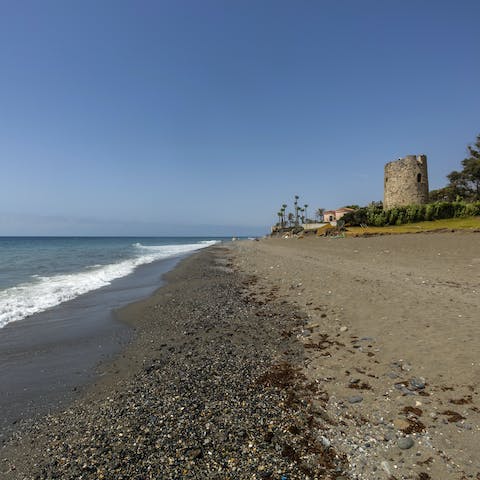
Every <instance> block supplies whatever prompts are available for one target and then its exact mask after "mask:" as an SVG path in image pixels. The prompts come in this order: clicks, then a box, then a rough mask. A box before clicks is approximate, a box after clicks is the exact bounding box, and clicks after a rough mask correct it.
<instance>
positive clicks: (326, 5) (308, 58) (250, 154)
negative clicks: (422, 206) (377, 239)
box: [0, 0, 480, 235]
mask: <svg viewBox="0 0 480 480" xmlns="http://www.w3.org/2000/svg"><path fill="white" fill-rule="evenodd" d="M479 20H480V2H479V1H477V0H475V1H448V2H447V1H438V0H436V1H433V0H432V1H427V0H424V1H417V0H416V1H408V0H406V1H405V0H404V1H401V2H400V1H393V0H392V1H390V0H387V1H386V0H378V1H369V0H362V1H359V0H351V1H349V0H331V1H321V0H317V1H313V0H312V1H303V0H295V1H294V0H292V1H281V0H274V1H267V0H262V1H258V0H255V1H250V0H241V1H240V0H238V1H226V0H222V1H209V0H202V1H196V0H195V1H194V0H192V1H184V0H171V1H159V0H156V1H138V2H137V1H129V2H125V1H119V0H115V1H97V0H96V1H88V0H82V1H77V2H73V1H63V0H62V1H49V0H46V1H43V2H39V1H22V2H18V1H16V0H15V1H5V0H4V1H2V2H1V3H0V69H1V70H0V73H1V75H0V169H1V170H0V171H1V174H0V234H3V235H8V234H52V235H54V234H72V235H81V234H86V235H95V234H102V235H105V234H112V235H117V234H122V235H125V234H132V235H137V234H153V235H155V234H180V233H181V234H185V233H191V234H200V233H205V234H215V233H219V234H227V235H228V234H232V235H234V234H249V233H251V234H258V233H262V232H265V231H267V229H268V225H269V224H270V223H271V222H273V221H274V220H275V212H276V211H278V208H279V206H280V205H281V204H282V203H284V202H285V203H288V204H291V203H292V200H291V199H292V197H293V195H295V194H298V195H300V196H301V199H300V201H301V202H302V203H303V202H305V203H308V204H309V205H310V206H311V210H312V211H313V210H314V208H317V207H324V208H335V207H340V206H343V205H346V204H352V203H356V204H366V203H368V202H370V201H372V200H380V199H382V196H383V166H384V164H385V163H386V162H388V161H391V160H394V159H396V158H398V157H401V156H404V155H407V154H420V153H424V154H427V155H428V160H429V175H430V186H431V188H432V189H433V188H438V187H441V186H443V185H444V184H445V183H446V180H445V175H446V174H448V173H449V172H450V171H452V170H454V169H458V168H459V166H460V161H461V160H462V159H463V158H464V157H465V156H466V145H467V144H468V143H471V142H473V141H474V139H475V136H476V135H477V134H478V133H480V122H479V112H480V89H479V83H478V79H479V78H480V62H479V61H478V52H479V50H480V29H479V28H478V22H479Z"/></svg>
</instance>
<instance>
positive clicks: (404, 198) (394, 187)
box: [383, 155, 428, 210]
mask: <svg viewBox="0 0 480 480" xmlns="http://www.w3.org/2000/svg"><path fill="white" fill-rule="evenodd" d="M424 203H428V172H427V156H426V155H407V156H406V157H404V158H400V159H399V160H396V161H394V162H390V163H387V164H386V165H385V179H384V197H383V208H384V209H385V210H388V209H389V208H393V207H399V206H403V205H422V204H424Z"/></svg>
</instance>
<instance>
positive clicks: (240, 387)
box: [0, 234, 480, 480]
mask: <svg viewBox="0 0 480 480" xmlns="http://www.w3.org/2000/svg"><path fill="white" fill-rule="evenodd" d="M479 245H480V244H479V237H478V235H477V234H432V235H427V234H417V235H400V236H388V237H371V238H347V239H318V238H310V239H302V240H296V239H291V240H281V239H266V240H261V241H257V242H255V241H240V242H233V243H230V244H225V245H222V246H215V247H210V248H208V249H206V250H204V251H202V252H200V253H196V254H194V255H192V256H191V257H189V258H187V259H185V260H183V261H182V262H181V263H180V264H179V265H178V266H177V267H176V268H175V269H174V270H173V271H172V272H170V273H168V274H167V276H166V280H167V281H168V284H167V285H166V286H164V287H162V288H161V289H159V290H158V291H157V292H156V293H155V294H154V295H153V296H152V297H150V298H149V299H147V300H145V301H142V302H139V303H136V304H132V305H130V306H128V307H127V308H125V309H123V310H122V312H121V317H122V319H123V321H125V322H127V323H128V324H130V325H131V326H132V327H133V328H134V329H135V333H136V336H135V340H134V341H133V342H132V343H131V344H130V345H129V346H128V347H127V348H126V349H125V350H124V351H123V353H122V354H121V355H119V356H118V357H117V358H116V359H115V360H114V361H113V362H109V363H105V364H103V365H101V366H100V367H99V371H100V374H101V376H100V377H99V378H98V379H97V381H96V384H95V385H93V386H92V387H91V388H89V389H88V391H87V392H85V394H84V395H83V396H82V398H80V399H78V400H76V401H75V402H74V403H72V405H71V406H70V407H69V408H67V409H66V410H65V411H63V412H58V413H55V414H52V415H49V416H47V417H45V418H44V419H41V420H39V421H38V422H36V423H35V424H34V425H33V426H32V425H30V426H28V425H25V427H24V428H23V429H19V431H18V432H17V434H16V436H15V437H14V438H13V440H11V441H10V442H9V443H7V444H6V445H5V446H3V448H2V455H1V463H0V472H1V475H2V478H5V479H30V478H32V479H54V478H55V479H58V478H62V479H74V478H75V479H78V478H84V479H101V478H103V479H131V478H135V479H140V478H141V479H154V478H155V479H156V478H162V479H163V478H165V479H170V478H171V479H178V478H192V479H193V478H195V479H199V478H202V479H210V478H211V479H216V478H218V479H225V478H232V479H234V478H238V479H251V478H259V479H260V478H263V479H280V478H282V477H283V478H286V479H314V478H318V479H320V478H322V479H336V480H343V479H373V478H375V479H377V478H378V479H394V478H396V479H421V480H428V479H429V478H431V479H452V480H453V479H455V480H457V479H458V480H460V479H463V478H479V475H480V460H479V457H478V455H477V451H478V448H477V444H478V441H479V440H480V429H479V425H480V410H479V407H480V399H479V389H478V384H479V380H480V364H479V358H480V355H479V353H480V349H479V347H478V338H479V333H480V325H479V313H478V312H479V311H480V310H479V306H480V305H479V304H480V301H479V298H480V297H479V293H480V246H479Z"/></svg>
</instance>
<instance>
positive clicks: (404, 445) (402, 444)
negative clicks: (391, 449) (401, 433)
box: [397, 437, 415, 450]
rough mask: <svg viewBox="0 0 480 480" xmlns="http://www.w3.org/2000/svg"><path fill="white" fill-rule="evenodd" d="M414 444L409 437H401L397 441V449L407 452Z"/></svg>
mask: <svg viewBox="0 0 480 480" xmlns="http://www.w3.org/2000/svg"><path fill="white" fill-rule="evenodd" d="M414 443H415V442H414V441H413V439H412V438H411V437H402V438H399V439H398V440H397V445H398V448H400V449H401V450H408V449H409V448H412V447H413V445H414Z"/></svg>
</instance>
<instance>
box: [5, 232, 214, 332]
mask: <svg viewBox="0 0 480 480" xmlns="http://www.w3.org/2000/svg"><path fill="white" fill-rule="evenodd" d="M221 240H222V239H220V238H199V237H98V238H95V237H0V328H2V327H4V326H5V325H7V324H8V323H11V322H15V321H18V320H22V319H24V318H26V317H29V316H31V315H33V314H35V313H39V312H43V311H45V310H48V309H49V308H52V307H55V306H57V305H60V304H61V303H64V302H67V301H69V300H72V299H74V298H76V297H78V296H80V295H83V294H85V293H87V292H91V291H93V290H97V289H99V288H102V287H105V286H107V285H110V283H111V282H112V281H113V280H115V279H117V278H121V277H125V276H127V275H129V274H131V273H133V272H134V271H135V269H136V268H137V267H139V266H141V265H145V264H148V263H152V262H155V261H159V260H162V259H167V258H173V257H177V256H179V255H183V254H187V253H189V252H194V251H196V250H199V249H202V248H205V247H207V246H209V245H213V244H214V243H217V242H219V241H221Z"/></svg>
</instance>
